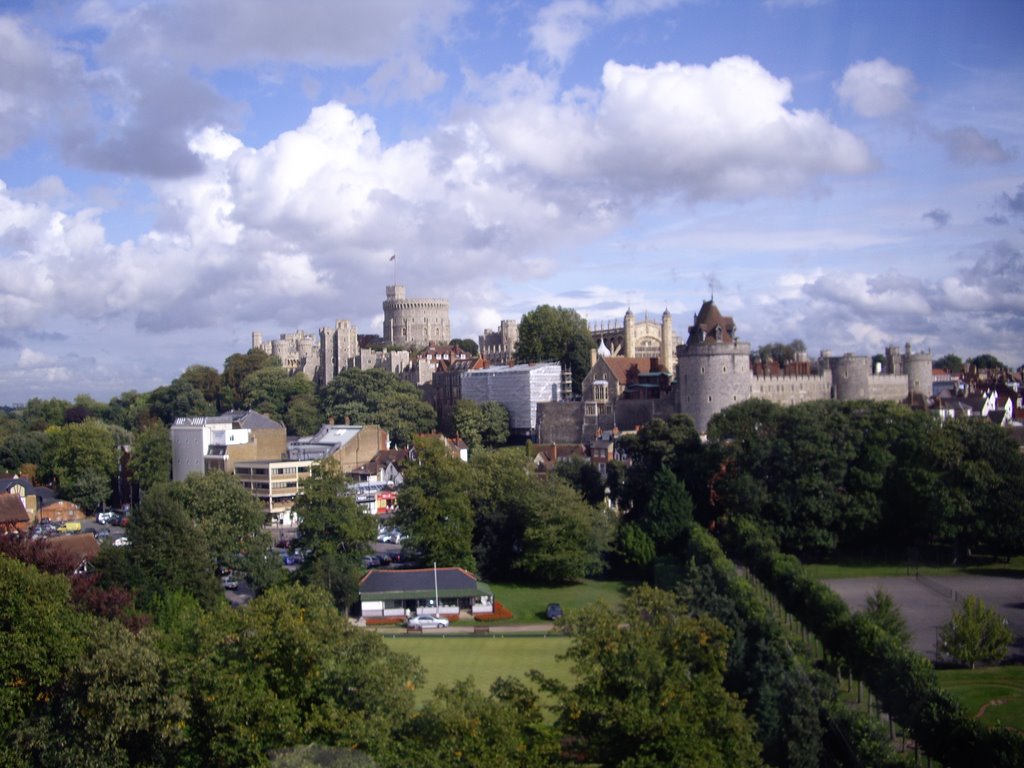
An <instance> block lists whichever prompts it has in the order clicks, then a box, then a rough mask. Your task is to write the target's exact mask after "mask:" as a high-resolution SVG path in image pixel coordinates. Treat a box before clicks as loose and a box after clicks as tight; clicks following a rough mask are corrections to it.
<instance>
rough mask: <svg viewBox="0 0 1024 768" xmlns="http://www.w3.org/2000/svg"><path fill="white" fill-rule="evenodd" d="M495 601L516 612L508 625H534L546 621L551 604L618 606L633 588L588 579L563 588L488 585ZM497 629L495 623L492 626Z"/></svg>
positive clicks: (620, 582)
mask: <svg viewBox="0 0 1024 768" xmlns="http://www.w3.org/2000/svg"><path fill="white" fill-rule="evenodd" d="M488 584H489V585H490V587H491V589H492V590H493V591H494V599H495V600H497V601H498V602H499V603H501V604H502V605H504V606H505V607H506V608H508V609H509V610H510V611H512V616H513V618H511V619H509V620H508V621H507V622H501V623H505V624H534V623H536V622H541V621H546V620H547V619H545V617H544V609H545V608H547V605H548V603H559V604H561V606H562V610H563V611H571V610H573V609H576V608H582V607H583V606H584V605H590V604H591V603H596V602H598V601H599V600H603V601H604V602H606V603H608V604H609V605H613V606H614V605H618V604H619V603H621V602H622V599H623V597H625V594H626V590H627V589H628V588H629V586H630V585H628V584H626V583H625V582H622V581H610V580H608V581H606V580H598V579H585V580H584V581H582V582H580V583H579V584H569V585H567V586H559V587H539V586H534V585H532V584H531V585H527V584H508V583H503V582H493V581H491V582H488ZM492 626H494V624H492Z"/></svg>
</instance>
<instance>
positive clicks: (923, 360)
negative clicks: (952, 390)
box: [903, 344, 932, 402]
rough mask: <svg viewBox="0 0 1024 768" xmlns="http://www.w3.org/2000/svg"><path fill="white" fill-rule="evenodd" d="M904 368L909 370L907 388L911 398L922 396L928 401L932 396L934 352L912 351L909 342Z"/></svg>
mask: <svg viewBox="0 0 1024 768" xmlns="http://www.w3.org/2000/svg"><path fill="white" fill-rule="evenodd" d="M903 369H904V370H905V371H906V372H907V390H908V394H909V395H910V398H911V399H914V397H915V396H918V395H919V396H920V397H922V398H924V399H925V402H927V400H928V398H929V397H931V396H932V352H931V350H928V351H927V352H911V351H910V345H909V344H907V351H906V355H905V356H904V359H903Z"/></svg>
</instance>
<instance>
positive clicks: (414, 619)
mask: <svg viewBox="0 0 1024 768" xmlns="http://www.w3.org/2000/svg"><path fill="white" fill-rule="evenodd" d="M405 626H407V627H419V628H420V629H444V628H445V627H447V626H448V619H446V618H444V616H428V615H427V614H420V615H418V616H411V617H410V618H409V620H408V621H406V622H405Z"/></svg>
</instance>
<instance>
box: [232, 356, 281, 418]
mask: <svg viewBox="0 0 1024 768" xmlns="http://www.w3.org/2000/svg"><path fill="white" fill-rule="evenodd" d="M267 367H277V368H280V367H281V361H280V360H278V359H277V358H276V357H273V356H272V355H268V354H267V353H266V352H264V351H263V350H262V349H250V350H249V351H248V352H246V353H245V354H242V353H241V352H236V353H235V354H233V355H229V356H228V358H227V359H226V360H225V361H224V372H223V373H222V374H221V387H220V410H230V409H232V408H241V407H242V400H243V394H242V382H243V381H245V377H246V376H248V375H249V374H251V373H253V372H254V371H258V370H259V369H261V368H267Z"/></svg>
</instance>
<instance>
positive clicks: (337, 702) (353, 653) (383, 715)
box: [178, 585, 423, 768]
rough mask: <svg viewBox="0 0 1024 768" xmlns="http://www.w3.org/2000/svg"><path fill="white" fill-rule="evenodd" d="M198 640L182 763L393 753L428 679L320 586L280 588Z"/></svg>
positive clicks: (219, 619)
mask: <svg viewBox="0 0 1024 768" xmlns="http://www.w3.org/2000/svg"><path fill="white" fill-rule="evenodd" d="M197 638H198V644H199V645H198V651H197V652H196V654H195V658H194V660H192V661H191V662H190V663H189V665H188V682H187V684H188V687H189V690H190V703H191V709H192V717H191V719H190V721H189V729H190V736H191V744H190V750H189V755H187V756H185V757H187V758H188V759H182V760H180V761H179V763H178V764H181V765H188V766H200V765H218V766H223V767H224V768H232V767H234V766H238V768H243V767H246V766H263V765H267V764H268V758H267V753H268V752H270V751H272V750H280V749H282V748H285V747H290V746H294V745H297V744H308V743H319V744H326V745H334V744H337V745H344V746H346V747H350V748H355V749H360V750H366V751H368V752H370V753H371V754H376V753H378V752H382V753H386V752H387V750H388V749H390V747H391V746H392V745H391V742H392V733H393V730H394V729H395V728H397V727H398V726H399V725H401V724H402V723H404V722H405V721H406V720H407V719H408V718H409V717H410V716H411V714H412V709H413V706H414V700H413V691H414V690H415V688H416V686H417V685H418V684H420V683H421V682H422V679H423V676H422V672H421V671H420V668H419V665H418V662H416V661H415V660H413V659H412V658H411V657H409V656H406V655H404V654H399V653H394V652H392V651H390V650H389V649H388V648H387V647H386V646H385V645H384V641H383V640H382V639H381V638H380V637H378V636H377V635H376V634H374V633H372V632H366V631H364V630H360V629H357V628H355V627H353V626H351V625H350V624H349V623H348V621H347V619H346V617H345V616H344V615H342V614H340V613H339V612H338V610H337V609H336V608H335V606H334V604H333V601H332V599H331V597H330V595H328V594H327V593H326V592H324V591H323V590H320V589H316V588H310V587H303V586H298V585H282V586H279V587H275V588H273V589H271V590H269V591H268V592H267V593H266V594H264V595H262V596H260V597H258V598H256V599H255V600H253V601H252V602H250V603H249V604H248V605H247V606H246V607H245V608H244V609H242V610H229V609H223V610H219V611H217V612H216V613H214V614H209V615H208V617H207V618H206V619H205V620H203V621H202V622H201V624H200V626H199V627H198V628H197Z"/></svg>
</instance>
